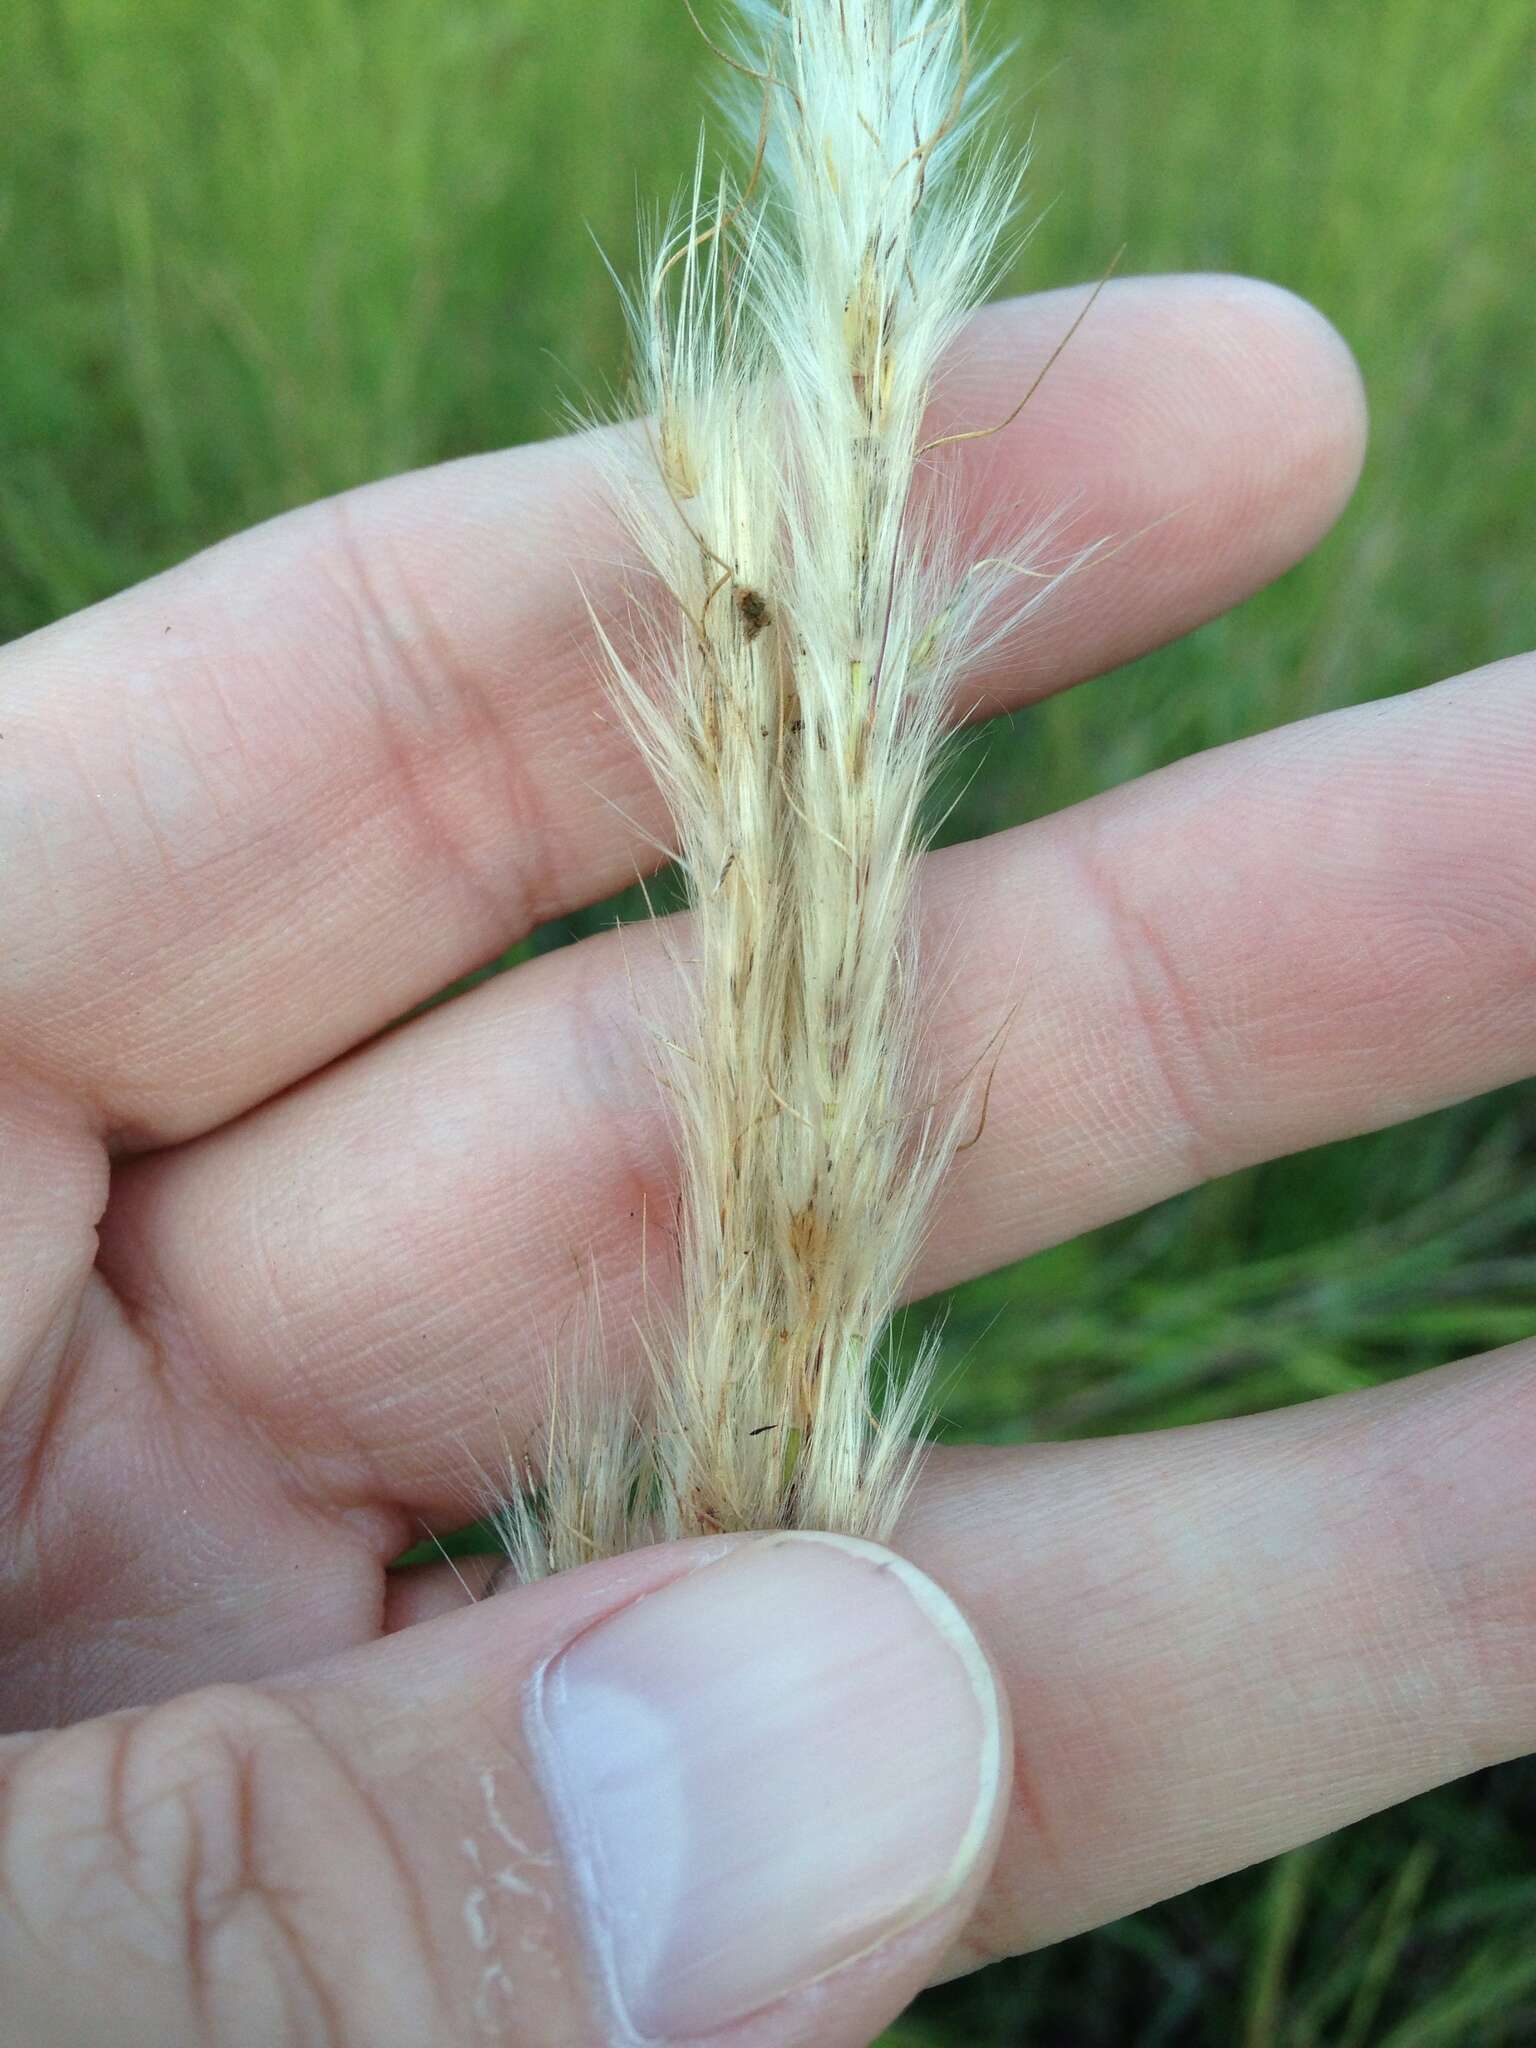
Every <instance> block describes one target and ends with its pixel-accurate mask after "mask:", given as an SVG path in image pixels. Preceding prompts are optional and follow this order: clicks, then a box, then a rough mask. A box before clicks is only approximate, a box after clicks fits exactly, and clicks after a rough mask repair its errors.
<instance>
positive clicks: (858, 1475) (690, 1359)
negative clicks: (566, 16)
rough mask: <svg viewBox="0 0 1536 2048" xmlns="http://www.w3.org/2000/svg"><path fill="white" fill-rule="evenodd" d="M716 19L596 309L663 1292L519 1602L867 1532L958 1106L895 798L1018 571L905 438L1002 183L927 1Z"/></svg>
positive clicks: (1005, 174)
mask: <svg viewBox="0 0 1536 2048" xmlns="http://www.w3.org/2000/svg"><path fill="white" fill-rule="evenodd" d="M737 13H738V27H737V30H736V33H735V35H734V37H733V39H732V40H731V41H730V43H729V45H728V46H726V47H725V48H723V49H721V48H720V47H719V46H718V45H713V47H716V48H717V50H718V52H719V54H721V55H722V56H723V57H724V59H725V61H726V62H727V63H728V64H729V65H730V67H731V68H732V70H733V72H735V73H736V74H738V76H737V79H736V83H737V85H738V86H739V85H741V84H742V83H743V82H745V83H746V85H747V86H749V87H750V104H748V103H747V101H746V98H745V96H744V103H743V107H742V108H741V109H740V110H739V113H740V121H741V126H742V127H743V129H744V132H745V134H746V137H747V141H748V146H749V147H750V149H751V170H750V173H749V175H748V176H747V177H746V179H745V181H744V182H743V184H742V185H741V187H740V188H739V189H737V188H734V187H733V186H732V185H731V183H730V181H729V180H728V179H722V180H721V182H720V183H719V184H718V185H715V186H713V187H706V183H705V177H704V171H703V167H702V157H701V160H700V167H699V169H698V171H697V172H696V175H695V180H694V185H693V190H692V194H691V198H690V200H689V203H688V204H687V206H686V208H685V211H684V214H683V217H682V219H681V221H680V223H679V224H677V225H675V226H674V227H673V228H672V230H671V231H670V232H669V233H667V234H666V235H664V236H663V237H662V239H661V245H660V247H659V248H658V249H657V251H656V253H655V255H654V257H653V260H652V262H651V265H650V273H649V277H648V280H647V282H646V284H645V286H644V288H643V289H642V290H641V291H639V292H637V293H636V294H635V295H634V296H633V298H632V301H631V305H630V312H631V316H632V324H633V330H634V345H635V353H636V357H637V362H638V380H639V385H640V390H639V394H638V396H639V400H640V406H639V409H640V411H641V412H642V413H643V415H644V416H645V418H646V422H647V424H646V428H645V431H644V435H643V437H641V438H640V439H637V440H636V441H633V442H631V443H630V444H629V448H630V455H629V457H627V458H626V457H620V458H619V459H618V469H617V471H616V473H615V475H614V477H613V479H612V482H613V486H614V490H615V495H616V497H617V501H618V504H619V506H620V509H621V513H622V516H623V519H624V522H625V525H626V527H627V529H628V531H629V533H630V535H631V537H632V539H633V540H634V541H635V542H636V543H637V545H638V548H639V551H640V554H641V556H642V557H643V559H644V561H645V563H646V565H647V567H648V570H649V572H650V574H651V575H652V576H653V577H654V579H655V581H656V583H657V584H659V586H660V589H661V591H662V592H663V593H664V603H663V605H662V607H661V616H660V619H659V623H657V624H656V625H655V626H654V628H653V630H652V634H651V644H650V645H649V646H648V647H647V649H646V658H645V659H644V660H627V659H626V658H624V657H623V656H621V655H620V653H619V651H618V650H617V648H616V647H615V646H614V644H613V642H612V641H611V640H610V639H608V638H607V637H606V636H604V638H603V645H604V650H605V655H606V659H607V662H608V665H609V668H610V671H611V676H612V682H613V687H614V694H615V698H616V701H617V703H618V705H619V706H620V709H621V712H622V715H623V717H624V718H625V720H626V721H627V724H628V726H629V728H630V730H631V732H632V733H633V735H634V737H635V739H636V740H637V742H638V744H639V745H640V747H641V748H642V749H643V751H644V753H645V755H646V757H647V759H648V761H649V763H650V765H651V767H652V769H653V770H654V772H655V774H656V776H657V779H658V781H659V783H660V785H661V788H662V790H663V791H664V793H665V796H666V800H667V804H668V806H669V809H670V812H671V817H672V820H673V826H674V830H675V835H676V849H677V855H678V859H679V861H680V864H681V868H682V871H683V874H684V876H685V877H686V881H687V885H688V892H689V898H690V903H691V919H690V922H689V926H688V936H687V939H686V941H685V946H686V953H687V958H686V960H684V961H680V962H679V971H680V974H681V977H682V980H683V983H684V987H685V990H686V1013H685V1014H686V1022H685V1025H684V1027H683V1028H682V1030H681V1031H679V1032H678V1033H677V1034H676V1035H675V1036H673V1037H670V1038H667V1039H665V1040H662V1039H661V1038H660V1037H659V1035H658V1041H657V1043H658V1051H657V1058H658V1064H659V1069H660V1078H661V1079H662V1081H663V1083H664V1085H665V1088H666V1091H667V1095H668V1098H669V1100H670V1104H671V1107H672V1114H673V1120H674V1127H675V1132H676V1141H677V1149H678V1159H679V1166H680V1177H681V1191H680V1196H679V1211H678V1246H679V1263H680V1272H679V1275H678V1287H677V1298H676V1305H675V1307H673V1308H671V1309H670V1310H669V1311H668V1312H667V1313H666V1314H665V1315H664V1316H662V1317H661V1318H660V1319H659V1321H658V1322H657V1323H656V1324H655V1325H654V1326H653V1327H652V1328H651V1329H650V1330H649V1331H648V1332H647V1333H646V1338H645V1341H646V1343H647V1346H648V1350H649V1354H650V1365H651V1385H650V1388H649V1390H648V1393H647V1395H646V1397H645V1398H644V1399H643V1400H642V1401H640V1402H639V1403H638V1404H636V1405H633V1406H626V1405H620V1404H618V1403H617V1402H615V1401H612V1400H607V1401H605V1400H603V1399H602V1398H600V1397H597V1396H594V1395H592V1394H591V1393H590V1392H587V1391H580V1390H578V1392H577V1394H576V1395H575V1396H574V1398H573V1397H572V1396H570V1394H569V1393H566V1394H565V1395H563V1396H562V1406H561V1409H560V1411H559V1412H558V1413H557V1415H556V1417H555V1419H554V1421H553V1422H552V1423H551V1425H550V1429H549V1431H548V1436H547V1442H546V1444H545V1446H544V1449H543V1454H542V1458H541V1465H542V1473H541V1477H540V1480H539V1485H538V1490H537V1491H534V1490H533V1488H532V1479H531V1475H529V1474H527V1473H519V1474H517V1475H516V1477H517V1480H518V1485H517V1487H516V1489H515V1495H514V1499H513V1501H512V1503H511V1505H510V1506H509V1508H508V1509H507V1510H506V1511H505V1514H504V1516H503V1525H504V1534H505V1535H506V1538H507V1541H508V1546H509V1549H510V1551H511V1553H512V1556H513V1559H514V1562H515V1564H516V1566H517V1569H518V1570H519V1572H520V1573H521V1574H522V1575H523V1576H525V1577H531V1576H538V1575H540V1574H541V1573H543V1572H544V1571H547V1570H551V1569H559V1568H561V1567H563V1566H565V1565H568V1564H573V1563H578V1562H581V1561H584V1560H585V1559H587V1558H589V1557H592V1556H596V1555H601V1554H604V1553H606V1552H611V1551H614V1550H619V1549H623V1548H626V1547H631V1546H633V1545H636V1544H639V1543H644V1542H649V1541H654V1540H663V1539H670V1538H673V1537H678V1536H686V1535H697V1534H701V1533H708V1532H714V1531H719V1530H725V1529H764V1528H774V1527H786V1526H796V1525H798V1526H803V1527H814V1528H820V1529H833V1530H842V1531H846V1532H849V1533H852V1534H858V1535H864V1536H871V1537H875V1538H881V1537H884V1536H886V1535H888V1533H889V1531H890V1529H891V1526H892V1524H893V1522H894V1520H895V1517H896V1514H897V1512H898V1510H899V1508H900V1506H901V1503H902V1500H903V1498H904V1495H905V1492H906V1490H907V1488H908V1486H909V1485H910V1483H911V1480H912V1476H913V1471H914V1460H915V1456H916V1453H915V1450H914V1440H915V1439H916V1438H917V1437H918V1436H919V1435H920V1433H921V1432H920V1430H919V1429H918V1427H917V1425H918V1423H919V1420H920V1417H921V1414H922V1411H923V1408H924V1406H925V1396H926V1386H927V1371H928V1368H929V1367H930V1366H931V1358H932V1351H931V1347H930V1349H929V1352H928V1354H927V1357H926V1359H925V1361H924V1363H923V1364H922V1366H920V1369H919V1371H918V1372H917V1373H916V1374H915V1375H914V1376H912V1377H910V1378H909V1379H908V1380H907V1382H906V1384H905V1386H904V1388H903V1389H902V1390H901V1391H900V1392H899V1393H896V1394H894V1395H892V1396H890V1397H889V1398H887V1397H886V1396H885V1395H884V1394H883V1392H882V1383H883V1381H884V1378H885V1368H884V1356H883V1351H882V1346H883V1345H884V1343H885V1341H886V1332H887V1326H888V1323H889V1319H890V1316H891V1314H892V1311H893V1309H894V1307H895V1305H896V1303H897V1302H898V1300H899V1296H900V1289H901V1286H902V1283H903V1280H904V1278H905V1277H906V1275H907V1273H908V1271H909V1269H910V1267H911V1264H912V1260H913V1257H914V1255H915V1253H916V1250H917V1248H918V1245H919V1242H920V1240H921V1236H922V1233H923V1230H924V1228H925V1225H926V1221H927V1218H928V1216H929V1213H930V1211H931V1208H932V1203H933V1198H934V1194H935V1191H936V1188H937V1186H938V1183H939V1180H940V1178H941V1176H942V1174H943V1172H944V1169H945V1166H946V1164H947V1162H948V1159H949V1157H950V1156H951V1154H952V1153H953V1151H954V1149H955V1146H956V1144H957V1142H958V1141H959V1137H960V1134H961V1125H962V1122H963V1121H964V1120H965V1119H966V1118H967V1117H968V1116H969V1115H970V1114H972V1113H973V1112H974V1103H973V1100H972V1091H969V1090H967V1089H966V1088H964V1087H961V1088H951V1089H950V1090H949V1091H948V1094H949V1101H948V1106H947V1107H945V1106H944V1095H943V1091H936V1089H935V1085H934V1082H933V1079H932V1077H931V1076H927V1075H925V1074H924V1072H923V1071H922V1060H921V1056H920V1045H921V1021H922V1020H921V1014H920V1006H919V1001H918V993H919V992H918V964H917V954H916V935H915V932H914V929H913V884H914V874H915V862H916V857H917V853H918V851H919V848H920V845H921V843H922V840H923V837H924V830H923V806H924V798H925V795H926V793H927V791H928V788H929V785H930V781H931V778H932V773H933V768H934V763H935V759H936V755H937V752H938V749H939V746H940V743H941V739H942V736H943V731H944V728H945V724H946V722H947V719H948V718H949V716H950V715H951V713H952V711H953V708H954V703H955V698H956V694H957V690H958V687H959V684H960V680H961V678H962V675H963V672H964V670H965V667H966V665H967V663H968V662H969V661H972V660H974V658H975V655H976V653H977V651H978V648H979V647H980V646H981V645H983V644H984V643H986V642H989V641H990V640H991V639H993V638H995V637H996V634H997V632H998V631H999V630H1000V623H1001V624H1008V623H1012V622H1013V621H1015V620H1016V619H1017V618H1018V617H1019V616H1020V614H1022V613H1023V612H1025V611H1027V610H1028V609H1030V608H1031V607H1032V606H1033V605H1034V604H1035V603H1037V602H1038V601H1039V599H1040V596H1041V595H1042V594H1043V592H1044V591H1045V590H1046V589H1048V588H1049V586H1050V582H1051V581H1052V580H1053V579H1051V578H1050V577H1048V576H1046V575H1045V574H1043V573H1042V572H1040V571H1039V570H1032V569H1031V568H1029V567H1028V566H1023V567H1021V566H1020V564H1019V562H1017V561H1011V562H1010V561H1003V560H1000V559H997V558H996V557H993V558H990V559H986V560H980V561H967V560H965V559H964V558H963V556H962V555H961V553H960V541H959V539H958V536H957V534H956V530H955V525H954V520H953V506H952V500H951V494H950V493H949V491H948V489H947V487H946V475H945V463H944V459H943V457H942V444H941V442H940V441H939V440H935V439H928V438H925V435H926V434H927V429H926V428H925V417H926V415H927V411H928V406H929V401H930V397H931V395H932V390H933V384H934V379H935V375H936V372H937V370H938V367H939V363H940V360H941V358H942V356H943V354H944V352H945V350H946V349H947V348H948V347H949V345H950V344H951V343H952V342H953V340H954V339H955V337H956V335H957V333H958V331H959V329H960V327H961V325H962V324H963V322H964V319H965V317H966V315H967V314H968V313H969V311H970V310H971V309H972V308H973V307H974V306H975V304H976V303H977V302H978V301H979V299H980V298H981V297H982V296H983V295H984V292H985V289H986V287H987V285H988V283H989V281H990V277H991V275H992V272H993V269H994V267H995V261H996V255H997V250H998V241H999V235H1000V233H1001V232H1002V231H1003V229H1004V227H1005V225H1006V223H1007V221H1008V219H1009V215H1010V209H1011V207H1012V204H1013V202H1014V200H1015V198H1016V195H1017V187H1018V180H1019V175H1020V170H1021V163H1020V162H1019V161H1018V160H1015V159H1008V160H1001V159H999V158H997V157H996V156H989V155H987V154H986V153H985V152H983V151H981V150H979V149H978V148H976V147H975V144H974V137H973V135H972V133H971V130H972V127H973V124H974V121H975V115H976V107H977V103H978V98H979V97H981V96H983V95H982V93H981V88H980V84H979V82H978V79H977V77H976V75H975V71H974V66H973V62H972V55H971V51H970V47H969V38H968V30H967V23H966V14H965V8H964V5H963V4H958V0H782V4H776V0H739V5H738V9H737ZM956 438H965V437H964V436H959V437H956ZM1005 615H1006V616H1005ZM600 630H601V629H599V631H600ZM589 1384H590V1382H589Z"/></svg>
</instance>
